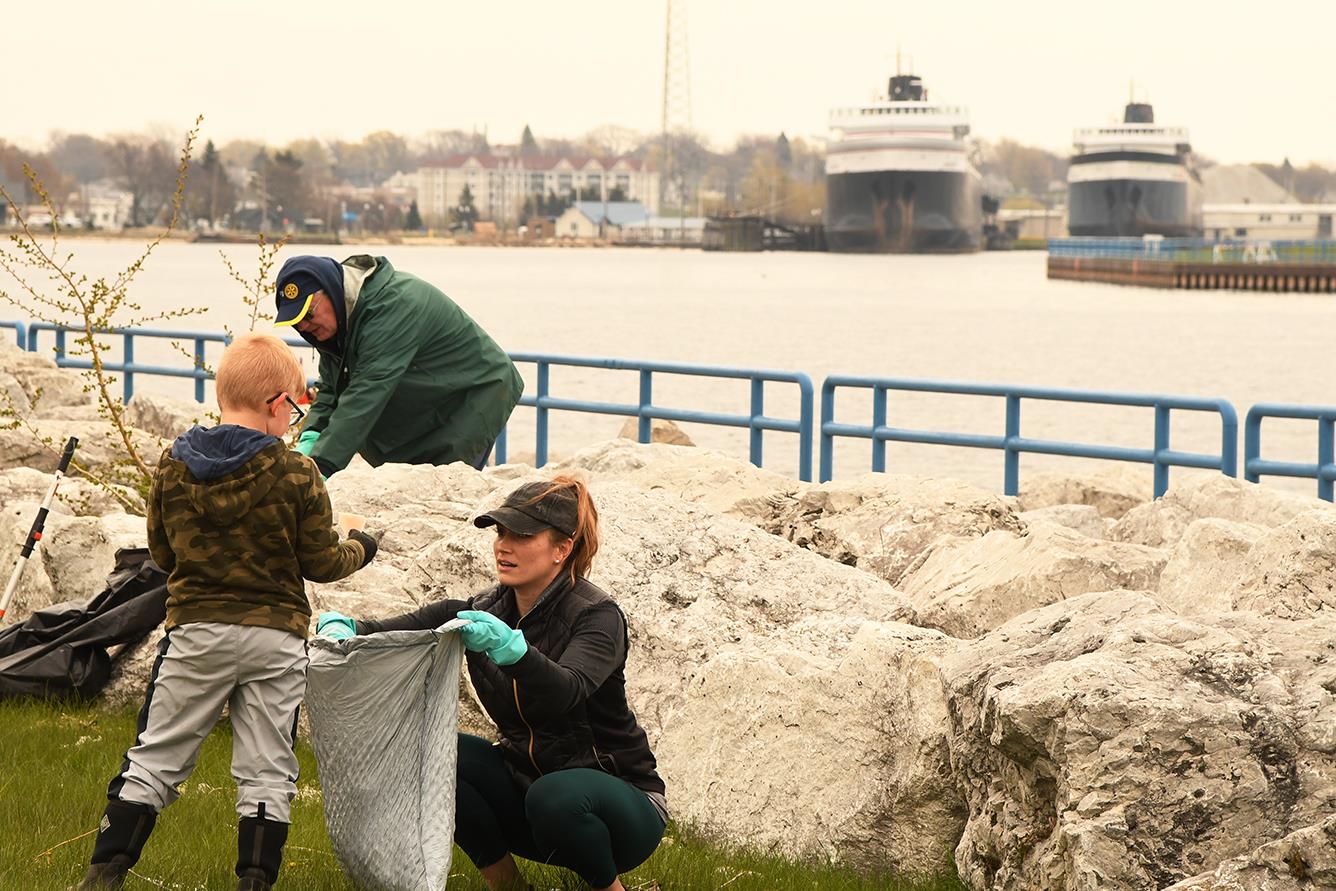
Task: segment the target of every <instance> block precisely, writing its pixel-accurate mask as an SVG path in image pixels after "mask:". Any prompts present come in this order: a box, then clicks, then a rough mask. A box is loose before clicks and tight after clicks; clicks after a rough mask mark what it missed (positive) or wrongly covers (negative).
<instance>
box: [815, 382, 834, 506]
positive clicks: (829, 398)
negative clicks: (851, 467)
mask: <svg viewBox="0 0 1336 891" xmlns="http://www.w3.org/2000/svg"><path fill="white" fill-rule="evenodd" d="M834 422H835V385H834V384H832V383H831V382H830V378H826V379H825V380H824V381H822V382H821V458H820V466H819V467H818V468H817V481H818V482H822V483H828V482H830V477H831V474H832V472H833V467H834V463H835V459H834V455H832V454H831V453H832V452H833V451H834V450H835V437H834V436H832V435H831V434H830V433H829V432H827V428H828V427H829V426H830V425H831V424H832V423H834Z"/></svg>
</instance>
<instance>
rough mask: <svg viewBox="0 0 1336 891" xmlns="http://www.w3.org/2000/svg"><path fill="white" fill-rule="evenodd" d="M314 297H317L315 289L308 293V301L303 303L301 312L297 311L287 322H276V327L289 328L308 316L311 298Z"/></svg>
mask: <svg viewBox="0 0 1336 891" xmlns="http://www.w3.org/2000/svg"><path fill="white" fill-rule="evenodd" d="M314 297H315V291H312V292H311V293H309V294H307V295H306V302H305V303H303V304H302V308H301V312H299V313H297V314H296V315H295V316H293V317H292V318H290V319H288V320H287V321H286V322H274V327H275V328H287V327H289V326H291V325H295V324H297V323H298V322H300V321H301V320H302V319H304V318H306V314H307V313H308V312H310V311H311V299H312V298H314Z"/></svg>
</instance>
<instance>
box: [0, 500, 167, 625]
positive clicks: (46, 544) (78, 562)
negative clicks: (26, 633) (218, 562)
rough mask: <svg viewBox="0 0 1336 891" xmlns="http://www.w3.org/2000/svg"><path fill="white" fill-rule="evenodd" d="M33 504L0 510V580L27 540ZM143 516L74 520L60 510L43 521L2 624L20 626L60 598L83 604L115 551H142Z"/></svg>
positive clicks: (35, 504)
mask: <svg viewBox="0 0 1336 891" xmlns="http://www.w3.org/2000/svg"><path fill="white" fill-rule="evenodd" d="M39 506H40V503H39V502H36V501H32V502H25V501H13V502H6V503H5V505H4V507H3V508H0V566H2V567H3V572H4V582H8V581H9V573H10V572H11V571H12V569H13V567H14V561H15V560H16V559H17V557H18V554H19V550H20V548H21V547H22V545H23V542H24V541H26V540H27V537H28V531H29V529H31V528H32V523H33V519H34V518H35V517H36V516H37V510H38V507H39ZM146 539H147V535H146V532H145V528H144V518H143V517H137V516H134V515H131V514H125V513H119V514H108V515H107V516H104V517H91V516H82V517H76V516H71V515H69V514H67V513H64V508H58V510H57V511H55V512H52V513H51V514H50V515H49V516H48V517H47V520H46V528H45V530H44V532H43V534H42V540H41V542H40V543H39V544H38V545H37V547H36V548H35V549H34V551H33V555H32V557H31V558H29V560H28V562H27V564H26V565H25V566H24V570H23V576H22V577H21V578H20V580H19V587H18V589H17V590H16V592H15V594H14V600H13V602H11V603H10V606H9V611H8V612H7V613H6V615H5V621H6V623H8V622H11V621H12V622H22V621H23V620H24V619H26V618H27V617H28V616H29V615H31V614H32V612H33V611H34V610H38V609H42V608H43V607H47V606H50V605H51V604H53V603H59V602H60V601H63V600H83V599H87V598H89V597H92V596H93V595H94V594H96V593H98V592H99V591H101V590H102V588H103V586H104V585H105V583H106V578H107V575H108V573H110V572H111V571H112V570H113V569H114V568H115V566H116V551H117V549H119V548H129V547H140V548H142V547H145V546H146V544H147V540H146Z"/></svg>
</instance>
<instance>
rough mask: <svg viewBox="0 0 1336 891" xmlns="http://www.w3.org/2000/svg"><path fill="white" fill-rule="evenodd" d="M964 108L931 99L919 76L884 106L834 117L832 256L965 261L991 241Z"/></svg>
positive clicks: (894, 90) (900, 80) (829, 179)
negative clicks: (958, 255) (951, 255)
mask: <svg viewBox="0 0 1336 891" xmlns="http://www.w3.org/2000/svg"><path fill="white" fill-rule="evenodd" d="M969 132H970V125H969V115H968V112H967V111H966V109H965V108H963V107H962V106H955V105H943V104H939V103H936V102H930V101H929V100H928V92H927V90H926V89H925V88H924V86H923V81H922V80H921V79H920V78H918V77H916V76H914V75H912V74H897V75H896V76H894V77H892V78H891V79H890V84H889V90H888V93H887V96H886V98H885V100H884V101H876V102H873V103H872V104H870V105H861V106H855V107H850V108H837V109H835V110H833V111H832V112H831V113H830V138H829V140H828V142H827V146H826V214H825V234H826V242H827V245H828V247H829V249H830V250H832V251H864V252H878V253H915V252H967V251H977V250H979V247H980V244H981V242H982V240H983V208H982V198H983V184H982V177H981V176H980V174H979V170H978V168H977V167H976V166H975V164H974V163H973V161H972V159H971V157H970V153H969V147H968V145H967V143H966V137H968V136H969Z"/></svg>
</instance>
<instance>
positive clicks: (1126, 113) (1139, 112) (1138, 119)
mask: <svg viewBox="0 0 1336 891" xmlns="http://www.w3.org/2000/svg"><path fill="white" fill-rule="evenodd" d="M1123 123H1124V124H1153V123H1155V111H1154V110H1153V109H1152V108H1151V107H1150V103H1149V102H1129V103H1127V107H1126V108H1124V109H1123Z"/></svg>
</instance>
